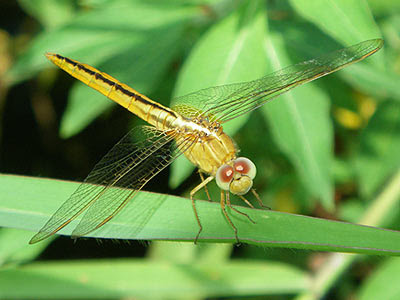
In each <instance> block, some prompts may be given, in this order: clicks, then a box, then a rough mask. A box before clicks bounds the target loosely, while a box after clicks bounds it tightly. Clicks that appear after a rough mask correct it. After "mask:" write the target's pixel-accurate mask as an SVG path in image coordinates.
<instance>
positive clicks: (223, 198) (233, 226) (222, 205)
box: [221, 190, 240, 244]
mask: <svg viewBox="0 0 400 300" xmlns="http://www.w3.org/2000/svg"><path fill="white" fill-rule="evenodd" d="M228 195H229V194H228ZM225 200H226V204H227V205H228V206H229V207H230V208H232V206H231V202H230V199H229V196H228V197H226V199H225V193H224V191H223V190H221V209H222V212H223V213H224V216H225V218H226V219H227V220H228V222H229V224H230V225H231V227H232V228H233V231H234V232H235V239H236V243H238V244H239V243H240V241H239V237H238V235H237V228H236V226H235V225H233V222H232V220H231V218H229V215H228V213H227V212H226V209H225ZM233 210H236V209H233ZM236 211H237V210H236Z"/></svg>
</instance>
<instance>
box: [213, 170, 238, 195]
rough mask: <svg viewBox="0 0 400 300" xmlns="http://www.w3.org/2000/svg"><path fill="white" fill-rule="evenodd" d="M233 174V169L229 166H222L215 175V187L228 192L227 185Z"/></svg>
mask: <svg viewBox="0 0 400 300" xmlns="http://www.w3.org/2000/svg"><path fill="white" fill-rule="evenodd" d="M233 173H234V172H233V168H232V167H231V166H230V165H223V166H221V167H219V169H218V170H217V174H216V175H215V181H216V182H217V185H218V186H219V187H220V188H221V189H223V190H225V191H228V190H229V184H230V182H231V181H232V178H233Z"/></svg>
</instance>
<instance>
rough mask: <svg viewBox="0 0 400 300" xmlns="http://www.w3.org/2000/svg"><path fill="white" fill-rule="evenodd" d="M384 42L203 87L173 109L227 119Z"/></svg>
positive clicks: (354, 59)
mask: <svg viewBox="0 0 400 300" xmlns="http://www.w3.org/2000/svg"><path fill="white" fill-rule="evenodd" d="M382 46H383V40H382V39H374V40H368V41H364V42H361V43H359V44H356V45H353V46H350V47H348V48H344V49H340V50H337V51H334V52H331V53H329V54H326V55H323V56H321V57H319V58H316V59H312V60H308V61H304V62H301V63H298V64H295V65H292V66H289V67H286V68H284V69H282V70H280V71H277V72H274V73H271V74H269V75H267V76H265V77H262V78H260V79H257V80H254V81H250V82H244V83H237V84H228V85H224V86H217V87H212V88H207V89H203V90H200V91H198V92H194V93H192V94H189V95H186V96H182V97H180V98H177V99H176V101H174V103H175V107H174V110H176V111H178V112H179V113H181V114H183V115H185V116H187V117H196V116H205V117H208V118H209V119H211V120H219V121H220V122H221V123H223V122H227V121H229V120H231V119H234V118H236V117H238V116H240V115H242V114H245V113H247V112H249V111H252V110H254V109H256V108H258V107H260V106H261V105H263V104H265V103H266V102H268V101H269V100H271V99H273V98H275V97H277V96H279V95H281V94H282V93H285V92H287V91H289V90H291V89H292V88H294V87H296V86H299V85H301V84H303V83H306V82H309V81H312V80H314V79H317V78H319V77H322V76H325V75H328V74H330V73H333V72H335V71H337V70H339V69H341V68H343V67H345V66H347V65H349V64H352V63H355V62H357V61H360V60H362V59H364V58H366V57H368V56H370V55H371V54H373V53H375V52H376V51H378V50H379V49H380V48H382Z"/></svg>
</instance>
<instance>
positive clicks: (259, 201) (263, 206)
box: [251, 189, 271, 209]
mask: <svg viewBox="0 0 400 300" xmlns="http://www.w3.org/2000/svg"><path fill="white" fill-rule="evenodd" d="M251 192H252V193H253V195H254V197H256V199H257V202H258V204H259V205H260V206H261V207H262V208H266V209H271V207H269V206H266V205H264V203H263V202H262V201H261V198H260V196H259V195H258V194H257V192H256V190H255V189H251Z"/></svg>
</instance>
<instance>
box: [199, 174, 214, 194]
mask: <svg viewBox="0 0 400 300" xmlns="http://www.w3.org/2000/svg"><path fill="white" fill-rule="evenodd" d="M199 175H200V178H201V181H202V182H203V181H204V175H203V172H201V171H200V170H199ZM204 190H205V191H206V194H207V198H208V201H210V202H211V197H210V193H209V192H208V188H207V185H205V186H204Z"/></svg>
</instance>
